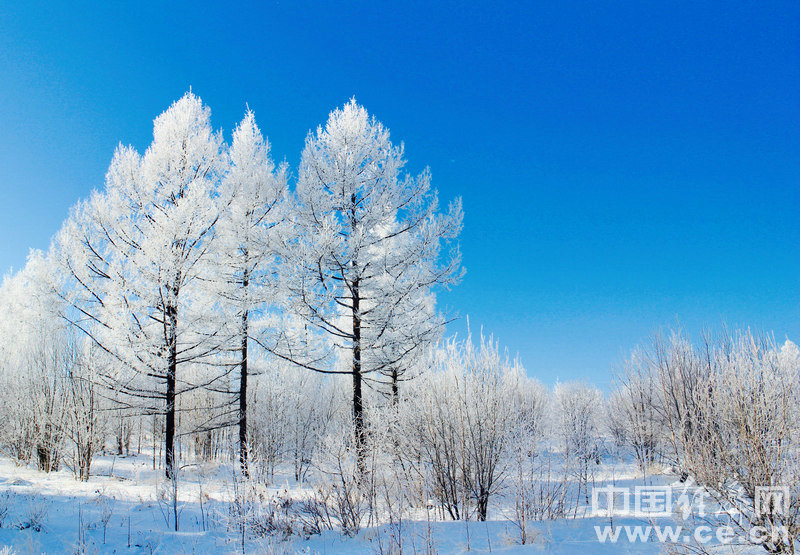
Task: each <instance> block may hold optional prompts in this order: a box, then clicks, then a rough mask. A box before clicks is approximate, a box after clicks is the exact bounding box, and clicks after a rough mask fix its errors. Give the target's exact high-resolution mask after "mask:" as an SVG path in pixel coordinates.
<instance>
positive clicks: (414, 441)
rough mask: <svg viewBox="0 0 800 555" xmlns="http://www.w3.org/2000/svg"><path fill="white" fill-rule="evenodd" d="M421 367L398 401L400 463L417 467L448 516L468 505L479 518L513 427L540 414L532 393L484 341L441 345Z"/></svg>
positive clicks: (514, 367) (461, 514) (503, 464)
mask: <svg viewBox="0 0 800 555" xmlns="http://www.w3.org/2000/svg"><path fill="white" fill-rule="evenodd" d="M427 365H428V366H429V367H430V368H431V371H430V372H428V373H425V374H423V375H422V376H421V377H420V379H419V380H417V381H415V382H414V386H413V390H412V391H411V393H410V395H409V397H408V399H407V400H405V401H403V402H402V403H401V411H403V418H402V424H401V430H402V433H401V434H400V435H399V436H400V439H401V441H403V442H404V443H403V446H402V447H403V451H404V452H405V453H406V456H407V457H408V461H407V462H408V464H412V465H413V464H420V463H421V464H422V465H423V468H421V469H420V473H421V474H423V475H424V476H426V479H427V481H428V489H429V491H430V492H431V493H433V494H434V495H435V496H436V497H437V498H438V500H439V502H440V504H441V506H442V507H443V509H444V510H445V511H447V514H449V515H450V517H451V518H453V519H462V518H469V513H470V507H471V506H472V507H475V510H476V513H477V518H478V519H479V520H486V517H487V514H488V509H489V499H490V497H491V496H492V495H493V494H494V493H496V492H497V491H498V489H499V485H500V482H501V480H502V478H503V476H504V474H505V471H506V468H507V462H508V459H507V456H508V454H509V449H510V447H511V446H512V445H513V441H514V437H515V435H516V434H517V433H518V432H519V431H520V430H519V426H520V424H521V423H523V422H524V423H527V424H529V425H530V426H532V427H537V426H540V425H541V422H540V421H539V417H540V414H539V413H538V412H536V413H534V414H525V412H526V411H527V410H528V409H532V410H534V411H538V410H539V408H538V407H537V406H536V405H537V404H538V389H536V388H535V386H531V387H529V382H528V380H527V378H526V377H525V375H524V371H523V370H522V368H520V367H519V365H518V364H516V363H510V362H509V361H508V360H507V359H505V358H504V357H503V356H502V355H501V354H500V351H499V348H498V344H497V343H495V342H494V341H492V340H491V339H488V340H487V339H484V338H483V337H481V341H480V344H479V345H477V346H476V345H474V344H473V342H472V340H471V338H468V339H467V340H466V341H463V342H461V341H455V340H451V341H448V342H447V343H446V344H445V345H444V346H443V347H442V348H441V349H437V350H435V351H434V352H433V353H432V354H431V356H430V358H429V359H428V360H427ZM528 394H530V397H528ZM530 431H531V432H533V430H530ZM531 437H534V436H531ZM415 461H416V462H415Z"/></svg>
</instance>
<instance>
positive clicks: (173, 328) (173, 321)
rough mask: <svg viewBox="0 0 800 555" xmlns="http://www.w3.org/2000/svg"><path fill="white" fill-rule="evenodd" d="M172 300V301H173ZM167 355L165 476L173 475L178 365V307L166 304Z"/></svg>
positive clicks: (171, 477) (170, 477)
mask: <svg viewBox="0 0 800 555" xmlns="http://www.w3.org/2000/svg"><path fill="white" fill-rule="evenodd" d="M176 296H177V295H176ZM173 302H174V301H173ZM166 316H167V322H168V326H169V327H168V333H169V355H168V359H167V393H166V398H165V400H166V404H167V406H166V419H165V420H166V427H165V430H164V456H165V459H164V462H165V470H166V476H167V478H169V479H173V478H174V477H175V375H176V370H177V366H178V341H177V328H178V307H177V306H176V304H170V305H169V306H167V314H166Z"/></svg>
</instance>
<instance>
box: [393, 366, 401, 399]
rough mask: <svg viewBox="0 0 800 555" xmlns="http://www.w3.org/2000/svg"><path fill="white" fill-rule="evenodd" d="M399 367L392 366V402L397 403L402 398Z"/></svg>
mask: <svg viewBox="0 0 800 555" xmlns="http://www.w3.org/2000/svg"><path fill="white" fill-rule="evenodd" d="M397 381H398V375H397V368H392V404H393V405H397V401H398V400H399V399H400V387H399V386H398V383H397Z"/></svg>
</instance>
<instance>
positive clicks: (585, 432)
mask: <svg viewBox="0 0 800 555" xmlns="http://www.w3.org/2000/svg"><path fill="white" fill-rule="evenodd" d="M553 396H554V399H555V405H556V410H557V419H558V424H557V429H558V433H559V435H560V438H561V441H562V447H563V450H564V457H565V458H566V459H567V461H569V462H571V463H572V464H574V465H575V466H574V467H573V469H572V471H573V473H574V475H575V477H576V478H577V480H578V489H577V493H576V495H577V496H580V494H581V489H583V493H584V496H585V497H586V499H587V502H588V498H589V486H588V482H589V469H590V464H591V463H592V462H596V463H599V462H600V451H599V440H600V437H599V429H598V426H597V424H598V420H599V416H600V410H601V409H602V406H603V394H602V392H601V391H600V390H599V389H597V388H596V387H594V386H592V385H589V384H585V383H559V384H556V386H555V388H554V391H553Z"/></svg>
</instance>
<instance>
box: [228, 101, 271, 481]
mask: <svg viewBox="0 0 800 555" xmlns="http://www.w3.org/2000/svg"><path fill="white" fill-rule="evenodd" d="M229 160H230V166H229V169H228V173H227V174H226V176H225V178H224V179H223V181H222V187H221V191H220V196H219V197H218V198H219V202H220V204H221V209H220V213H221V216H220V221H219V223H218V230H217V239H218V241H217V245H216V248H215V253H216V255H217V257H216V268H217V271H216V274H217V280H218V281H219V282H220V286H221V287H220V295H221V297H222V300H223V304H224V308H223V310H224V311H225V312H226V313H227V314H229V316H230V317H231V319H232V320H233V321H237V322H238V325H236V326H234V330H233V334H234V340H233V342H232V343H233V344H234V345H235V347H234V349H235V352H236V363H235V364H236V366H238V368H239V383H238V387H237V388H236V395H237V397H238V413H237V424H238V427H239V463H240V465H241V468H242V471H243V472H244V473H245V474H246V473H247V447H248V444H249V441H248V431H247V378H248V352H249V342H248V339H249V335H250V332H251V329H250V328H251V319H252V318H253V317H254V316H258V315H259V314H260V313H261V312H262V311H263V310H265V308H266V307H268V306H269V305H270V304H273V303H274V301H275V299H276V297H277V280H276V274H277V270H276V249H275V247H276V245H277V239H276V237H275V235H276V234H277V233H279V232H280V231H281V230H280V224H281V222H282V221H283V217H284V210H283V201H284V198H285V193H286V167H285V165H281V166H280V167H279V168H276V167H275V164H274V163H273V161H272V158H271V157H270V145H269V142H268V141H267V140H266V139H265V138H264V137H263V135H262V134H261V131H260V130H259V128H258V126H257V125H256V121H255V116H254V115H253V112H252V111H249V110H248V112H247V113H246V114H245V117H244V119H243V120H242V121H241V123H239V125H238V126H237V127H236V129H235V130H234V132H233V142H232V144H231V146H230V149H229Z"/></svg>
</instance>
